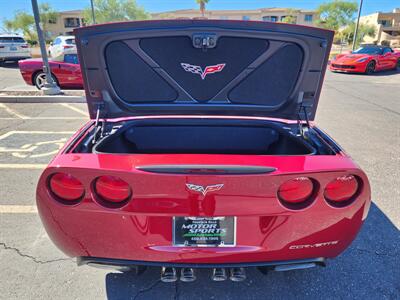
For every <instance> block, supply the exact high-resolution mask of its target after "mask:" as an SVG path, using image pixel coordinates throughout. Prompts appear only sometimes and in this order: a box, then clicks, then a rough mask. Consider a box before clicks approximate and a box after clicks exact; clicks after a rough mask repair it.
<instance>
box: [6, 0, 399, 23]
mask: <svg viewBox="0 0 400 300" xmlns="http://www.w3.org/2000/svg"><path fill="white" fill-rule="evenodd" d="M136 1H137V3H138V4H139V5H141V6H142V7H144V9H145V10H147V11H148V12H162V11H168V10H176V9H187V8H198V5H197V4H196V1H195V0H136ZM326 1H328V0H305V1H304V0H265V1H264V0H241V1H239V0H210V2H209V4H208V5H207V8H208V9H254V8H262V7H290V8H300V9H315V8H316V7H317V6H318V5H319V4H321V3H323V2H326ZM359 1H360V0H357V2H359ZM38 2H39V3H40V2H48V3H50V5H51V6H52V7H53V8H54V9H56V10H58V11H63V10H73V9H82V8H84V7H87V6H89V5H90V0H38ZM396 6H397V7H400V1H399V0H364V4H363V10H362V15H366V14H371V13H374V12H377V11H392V10H393V8H395V7H396ZM17 10H25V11H28V12H31V11H32V7H31V0H0V23H1V21H3V20H4V19H5V18H11V17H12V16H13V14H14V12H15V11H17Z"/></svg>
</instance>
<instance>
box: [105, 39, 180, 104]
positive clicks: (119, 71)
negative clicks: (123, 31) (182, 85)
mask: <svg viewBox="0 0 400 300" xmlns="http://www.w3.org/2000/svg"><path fill="white" fill-rule="evenodd" d="M105 58H106V64H107V69H108V74H109V76H110V79H111V83H112V85H113V87H114V89H115V91H116V93H117V94H118V96H119V97H120V98H121V99H122V100H124V101H125V102H128V103H138V102H149V101H151V102H154V103H157V102H172V101H174V100H175V99H176V98H177V96H178V94H177V92H176V91H175V89H173V88H172V87H171V86H170V85H169V84H168V83H167V82H166V81H165V80H164V79H163V78H162V77H161V76H159V75H158V74H157V73H156V72H155V71H154V70H153V69H152V68H151V67H150V66H149V65H148V64H146V63H145V62H144V61H143V60H142V59H141V58H140V57H139V56H138V55H137V54H136V53H135V52H134V51H132V50H131V49H130V48H129V47H128V46H127V45H126V44H125V43H123V42H120V41H117V42H112V43H110V44H109V45H108V46H107V48H106V50H105Z"/></svg>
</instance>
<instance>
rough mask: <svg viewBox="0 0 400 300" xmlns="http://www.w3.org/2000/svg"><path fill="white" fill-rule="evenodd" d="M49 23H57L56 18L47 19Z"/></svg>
mask: <svg viewBox="0 0 400 300" xmlns="http://www.w3.org/2000/svg"><path fill="white" fill-rule="evenodd" d="M49 24H57V19H55V18H50V19H49Z"/></svg>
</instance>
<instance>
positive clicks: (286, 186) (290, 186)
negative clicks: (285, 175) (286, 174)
mask: <svg viewBox="0 0 400 300" xmlns="http://www.w3.org/2000/svg"><path fill="white" fill-rule="evenodd" d="M313 190H314V184H313V182H312V180H311V179H310V178H308V177H297V178H294V179H291V180H288V181H286V182H284V183H283V184H282V185H281V186H280V187H279V190H278V197H279V199H281V200H282V201H284V202H287V203H291V204H296V203H301V202H304V201H306V200H308V199H309V198H310V197H311V195H312V193H313Z"/></svg>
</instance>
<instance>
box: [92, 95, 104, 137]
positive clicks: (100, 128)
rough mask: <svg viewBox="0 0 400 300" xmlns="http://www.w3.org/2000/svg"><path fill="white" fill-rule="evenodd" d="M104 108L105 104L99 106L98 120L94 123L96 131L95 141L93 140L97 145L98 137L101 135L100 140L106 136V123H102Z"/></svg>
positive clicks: (97, 111)
mask: <svg viewBox="0 0 400 300" xmlns="http://www.w3.org/2000/svg"><path fill="white" fill-rule="evenodd" d="M103 108H104V104H102V103H99V104H97V109H96V120H95V123H94V128H95V129H94V130H95V131H94V134H93V140H92V143H93V144H95V143H96V141H97V136H98V135H99V133H100V139H101V138H102V137H103V134H104V127H105V123H106V122H105V121H104V120H103V121H100V115H101V112H102V109H103ZM100 123H101V124H100Z"/></svg>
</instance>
